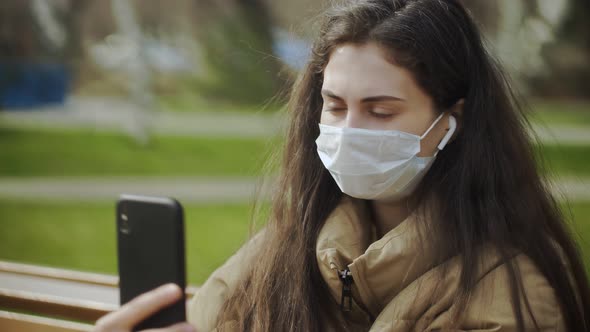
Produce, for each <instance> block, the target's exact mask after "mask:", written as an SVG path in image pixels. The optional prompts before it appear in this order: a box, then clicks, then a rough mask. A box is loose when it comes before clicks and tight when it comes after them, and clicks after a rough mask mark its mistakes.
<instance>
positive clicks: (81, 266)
mask: <svg viewBox="0 0 590 332" xmlns="http://www.w3.org/2000/svg"><path fill="white" fill-rule="evenodd" d="M570 207H571V211H572V213H573V218H574V219H573V220H574V223H573V225H574V231H575V233H576V234H578V237H579V238H580V239H581V240H580V242H579V243H580V245H581V247H582V250H583V253H584V257H585V262H586V268H587V270H588V273H589V275H590V202H574V203H572V204H571V206H570ZM185 214H186V242H187V243H186V244H187V249H186V250H187V271H188V272H187V273H188V280H189V282H190V283H192V284H197V285H198V284H201V283H203V282H204V281H205V280H206V278H207V277H208V276H209V275H210V274H211V272H213V271H214V270H215V268H217V267H218V266H219V265H221V264H222V263H223V262H224V261H225V260H226V259H227V258H228V257H229V256H230V255H231V254H232V253H234V252H235V250H236V249H237V248H239V247H240V245H241V244H242V243H244V241H245V239H246V236H247V232H248V224H249V221H250V215H251V214H250V207H249V206H247V205H188V206H185ZM114 216H115V211H114V204H113V205H109V204H104V203H59V202H52V203H36V202H25V201H0V229H2V232H0V259H2V260H10V261H17V262H26V263H32V264H39V265H48V266H54V267H62V268H68V269H78V270H83V271H95V272H103V273H109V274H116V273H117V267H116V264H117V262H116V247H115V246H116V243H115V227H114V223H115V222H114Z"/></svg>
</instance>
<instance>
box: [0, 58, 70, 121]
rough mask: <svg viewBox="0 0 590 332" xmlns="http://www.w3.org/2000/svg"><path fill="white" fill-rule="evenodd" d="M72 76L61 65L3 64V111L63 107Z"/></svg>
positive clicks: (0, 89)
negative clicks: (61, 105) (51, 106)
mask: <svg viewBox="0 0 590 332" xmlns="http://www.w3.org/2000/svg"><path fill="white" fill-rule="evenodd" d="M69 86H70V73H69V70H68V69H67V67H66V66H65V65H64V64H61V63H30V62H12V63H10V62H2V63H0V109H27V108H36V107H42V106H48V105H55V104H63V103H64V101H65V99H66V96H67V93H68V90H69Z"/></svg>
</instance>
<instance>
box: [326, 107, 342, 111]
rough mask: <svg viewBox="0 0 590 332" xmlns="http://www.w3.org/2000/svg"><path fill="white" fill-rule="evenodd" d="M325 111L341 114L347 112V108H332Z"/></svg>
mask: <svg viewBox="0 0 590 332" xmlns="http://www.w3.org/2000/svg"><path fill="white" fill-rule="evenodd" d="M323 111H324V112H341V111H346V108H337V107H332V108H326V109H324V110H323Z"/></svg>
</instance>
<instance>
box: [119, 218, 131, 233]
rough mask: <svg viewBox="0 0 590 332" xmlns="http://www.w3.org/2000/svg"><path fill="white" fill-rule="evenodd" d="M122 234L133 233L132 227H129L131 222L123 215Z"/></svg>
mask: <svg viewBox="0 0 590 332" xmlns="http://www.w3.org/2000/svg"><path fill="white" fill-rule="evenodd" d="M120 227H121V233H123V234H129V233H131V227H130V225H129V220H128V218H127V215H126V214H121V226H120Z"/></svg>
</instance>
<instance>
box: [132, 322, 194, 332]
mask: <svg viewBox="0 0 590 332" xmlns="http://www.w3.org/2000/svg"><path fill="white" fill-rule="evenodd" d="M141 332H196V330H195V328H194V327H193V326H192V325H190V324H189V323H179V324H175V325H172V326H169V327H165V328H162V329H149V330H144V331H141Z"/></svg>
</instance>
